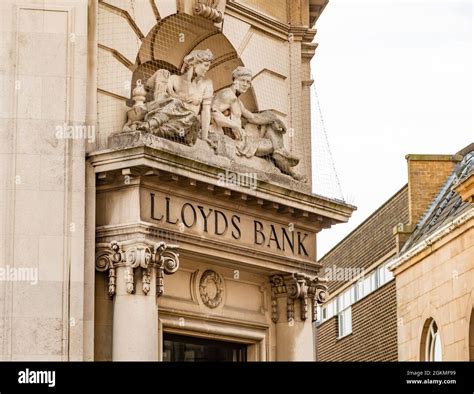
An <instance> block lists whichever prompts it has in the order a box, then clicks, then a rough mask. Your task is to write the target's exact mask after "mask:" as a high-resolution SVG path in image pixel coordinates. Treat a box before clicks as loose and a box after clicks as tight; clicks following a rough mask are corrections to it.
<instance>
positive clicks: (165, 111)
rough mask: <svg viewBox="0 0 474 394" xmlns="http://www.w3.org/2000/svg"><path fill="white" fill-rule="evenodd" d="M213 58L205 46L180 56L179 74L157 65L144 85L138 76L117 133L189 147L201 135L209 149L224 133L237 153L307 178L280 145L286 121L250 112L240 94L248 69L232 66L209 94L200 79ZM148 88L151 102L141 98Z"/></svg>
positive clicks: (248, 77) (207, 82)
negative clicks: (226, 83)
mask: <svg viewBox="0 0 474 394" xmlns="http://www.w3.org/2000/svg"><path fill="white" fill-rule="evenodd" d="M212 60H213V54H212V52H211V51H210V50H208V49H207V50H195V51H192V52H191V53H190V54H189V55H187V56H186V57H185V58H184V59H183V66H182V69H181V74H180V75H175V74H171V73H170V72H169V71H168V70H164V69H159V70H157V71H156V72H155V73H154V74H153V75H152V76H151V77H150V78H149V79H148V80H147V81H146V83H145V84H143V83H142V82H141V81H140V80H138V81H137V86H136V87H135V89H133V92H132V99H133V101H134V105H133V107H132V108H131V109H130V110H129V111H128V112H127V122H126V123H125V125H124V127H123V130H122V131H123V132H131V131H137V130H138V131H144V132H149V133H152V134H154V135H156V136H159V137H162V138H166V139H170V140H173V141H175V142H179V143H182V144H185V145H190V146H192V145H194V144H195V143H196V140H197V139H198V138H201V139H202V140H204V141H206V142H207V143H208V144H209V145H210V146H211V147H212V148H213V149H214V150H216V148H217V138H216V137H217V136H218V135H223V134H224V135H227V136H228V137H230V138H232V139H233V140H235V142H236V154H237V155H238V156H241V157H247V158H251V157H253V156H257V157H265V158H267V159H269V160H271V161H272V162H273V163H274V164H275V166H276V167H277V168H278V169H279V170H280V171H281V172H282V173H284V174H287V175H290V176H291V177H292V178H294V179H296V180H298V181H302V182H304V181H306V179H305V177H304V176H301V175H299V174H297V173H296V172H295V170H294V168H293V167H295V166H296V165H297V164H298V163H299V158H297V157H295V156H293V155H292V154H290V153H289V152H288V150H287V149H286V147H285V145H284V140H283V135H284V134H285V133H286V131H287V130H286V126H285V124H284V123H283V122H282V121H281V120H280V119H279V118H278V117H277V116H276V115H275V114H274V113H273V112H271V111H262V112H259V113H252V112H250V111H249V110H248V109H246V108H245V106H244V104H243V103H242V101H241V100H240V98H239V96H240V95H241V94H244V93H245V92H246V91H247V90H248V89H249V88H250V86H251V81H252V72H251V71H250V70H249V69H248V68H245V67H241V66H240V67H237V68H236V69H235V70H234V71H233V73H232V80H233V83H232V85H231V86H230V87H227V88H224V89H222V90H220V91H218V92H217V93H216V94H214V89H213V84H212V81H211V80H210V79H208V78H206V77H205V75H206V73H207V71H208V70H209V67H210V65H211V62H212ZM147 91H148V92H152V93H153V100H152V101H149V102H146V96H147Z"/></svg>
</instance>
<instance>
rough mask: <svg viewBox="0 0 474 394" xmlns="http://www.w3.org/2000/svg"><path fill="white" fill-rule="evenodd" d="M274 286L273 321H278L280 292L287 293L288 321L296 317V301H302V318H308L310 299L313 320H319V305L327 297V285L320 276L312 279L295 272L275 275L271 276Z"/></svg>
mask: <svg viewBox="0 0 474 394" xmlns="http://www.w3.org/2000/svg"><path fill="white" fill-rule="evenodd" d="M270 283H271V286H272V321H273V322H274V323H276V322H278V301H277V297H278V295H280V294H286V295H287V307H286V314H287V319H288V321H292V320H294V319H295V301H299V302H300V303H301V308H300V309H301V316H300V317H301V320H303V321H304V320H306V319H307V318H308V301H311V302H312V319H311V320H312V321H313V322H314V321H316V320H317V317H318V316H317V306H318V304H321V303H323V302H324V300H325V299H326V297H327V286H326V285H325V284H324V280H321V279H320V278H317V277H316V278H314V279H310V278H309V277H308V276H307V275H304V274H298V273H294V274H292V275H289V276H285V277H283V276H282V275H274V276H272V277H271V278H270Z"/></svg>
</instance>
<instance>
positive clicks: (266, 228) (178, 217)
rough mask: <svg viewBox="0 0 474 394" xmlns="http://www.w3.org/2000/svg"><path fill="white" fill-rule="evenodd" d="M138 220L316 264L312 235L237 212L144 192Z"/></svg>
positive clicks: (207, 238) (159, 193)
mask: <svg viewBox="0 0 474 394" xmlns="http://www.w3.org/2000/svg"><path fill="white" fill-rule="evenodd" d="M140 193H141V194H140V200H141V202H140V207H141V208H140V211H141V214H140V215H141V220H143V221H146V222H150V223H154V224H156V225H158V226H159V227H160V228H163V229H169V230H171V231H175V232H181V233H185V234H189V235H194V236H198V237H200V238H201V239H206V240H216V241H221V242H223V244H233V245H237V246H239V247H242V248H245V247H248V248H249V250H255V249H258V250H261V251H264V252H270V253H275V254H279V255H285V256H289V257H293V258H298V259H304V260H308V261H312V262H314V261H315V258H316V256H315V254H316V240H315V234H314V233H312V232H310V231H307V230H304V229H302V228H299V227H296V226H295V225H294V223H291V222H283V221H281V222H280V221H279V222H277V221H275V222H270V221H268V220H265V219H263V218H260V217H256V216H251V215H248V214H243V213H241V212H239V211H237V210H235V211H234V210H229V209H226V208H223V207H219V206H214V205H209V204H207V203H201V202H199V201H192V200H189V199H185V198H183V197H178V196H173V195H170V194H165V193H163V192H159V191H155V190H151V189H147V188H143V189H141V192H140Z"/></svg>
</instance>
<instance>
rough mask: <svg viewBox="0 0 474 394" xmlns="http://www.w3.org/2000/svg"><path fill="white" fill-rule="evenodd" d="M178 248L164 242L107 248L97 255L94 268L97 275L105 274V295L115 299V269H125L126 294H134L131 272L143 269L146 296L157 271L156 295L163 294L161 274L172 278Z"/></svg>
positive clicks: (176, 266) (177, 266)
mask: <svg viewBox="0 0 474 394" xmlns="http://www.w3.org/2000/svg"><path fill="white" fill-rule="evenodd" d="M177 250H178V246H177V245H169V244H166V243H165V242H162V241H160V242H157V243H149V242H145V241H139V242H133V243H130V241H126V242H122V243H120V242H117V241H112V242H110V244H109V245H108V246H107V247H106V248H104V249H102V250H100V251H99V252H98V253H97V256H96V261H95V268H96V270H97V271H99V272H107V273H108V294H109V296H113V295H115V291H116V280H117V268H118V267H125V268H126V269H125V282H126V288H127V293H129V294H133V293H135V282H134V270H135V269H136V268H141V269H142V290H143V293H144V294H145V295H147V294H148V293H149V292H150V286H151V275H152V272H153V268H156V295H157V297H159V296H161V295H162V294H163V291H164V282H163V277H164V274H167V275H171V274H174V273H175V272H176V271H177V270H178V268H179V255H178V253H177Z"/></svg>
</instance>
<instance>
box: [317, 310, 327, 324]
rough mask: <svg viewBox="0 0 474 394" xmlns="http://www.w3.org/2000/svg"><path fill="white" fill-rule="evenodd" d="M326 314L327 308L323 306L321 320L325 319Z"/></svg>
mask: <svg viewBox="0 0 474 394" xmlns="http://www.w3.org/2000/svg"><path fill="white" fill-rule="evenodd" d="M318 308H319V307H318ZM318 316H319V313H318ZM326 316H327V308H326V307H323V308H321V320H323V321H324V320H326V319H327V317H326Z"/></svg>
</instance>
